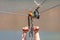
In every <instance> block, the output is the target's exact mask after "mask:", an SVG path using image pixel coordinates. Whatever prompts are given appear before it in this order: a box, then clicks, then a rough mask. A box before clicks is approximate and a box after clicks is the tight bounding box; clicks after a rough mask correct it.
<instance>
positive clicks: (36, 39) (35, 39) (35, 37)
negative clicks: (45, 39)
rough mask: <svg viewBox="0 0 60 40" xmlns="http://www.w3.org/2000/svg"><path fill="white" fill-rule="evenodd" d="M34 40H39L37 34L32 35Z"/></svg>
mask: <svg viewBox="0 0 60 40" xmlns="http://www.w3.org/2000/svg"><path fill="white" fill-rule="evenodd" d="M34 40H40V36H39V32H37V33H34Z"/></svg>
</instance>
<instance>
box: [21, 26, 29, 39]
mask: <svg viewBox="0 0 60 40" xmlns="http://www.w3.org/2000/svg"><path fill="white" fill-rule="evenodd" d="M22 30H23V33H22V40H26V34H27V32H28V27H23V29H22Z"/></svg>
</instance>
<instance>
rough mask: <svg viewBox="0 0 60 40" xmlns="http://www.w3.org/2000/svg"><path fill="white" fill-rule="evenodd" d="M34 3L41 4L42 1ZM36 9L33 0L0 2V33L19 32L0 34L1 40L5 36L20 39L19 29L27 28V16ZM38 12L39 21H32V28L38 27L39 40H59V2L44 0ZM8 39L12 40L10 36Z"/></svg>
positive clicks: (59, 0)
mask: <svg viewBox="0 0 60 40" xmlns="http://www.w3.org/2000/svg"><path fill="white" fill-rule="evenodd" d="M36 1H37V2H38V3H41V2H42V1H44V0H36ZM36 7H37V6H36V5H35V4H34V0H0V31H4V32H5V30H6V31H7V30H9V31H17V32H18V31H19V32H18V33H17V32H15V33H14V32H5V33H4V32H0V33H1V34H0V35H1V37H2V40H4V38H5V37H4V35H7V34H8V35H9V34H11V35H13V34H16V35H18V36H19V35H20V38H21V34H20V33H21V29H22V27H25V26H27V21H28V20H27V15H28V13H29V11H30V10H32V11H33V10H34V9H35V8H36ZM39 12H40V19H39V20H37V19H34V26H39V27H40V35H41V40H60V33H59V32H60V0H46V1H45V2H44V3H43V5H41V7H40V9H39ZM2 33H4V35H3V34H2ZM18 36H17V37H18ZM7 37H8V36H6V38H7ZM14 37H15V36H14ZM9 38H10V40H13V39H14V38H13V37H12V38H13V39H11V36H9ZM6 40H9V39H6ZM16 40H18V39H16Z"/></svg>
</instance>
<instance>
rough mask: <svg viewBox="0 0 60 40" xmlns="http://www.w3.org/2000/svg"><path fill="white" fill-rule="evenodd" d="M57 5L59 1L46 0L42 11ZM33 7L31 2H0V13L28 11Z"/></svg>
mask: <svg viewBox="0 0 60 40" xmlns="http://www.w3.org/2000/svg"><path fill="white" fill-rule="evenodd" d="M39 2H40V0H39ZM57 4H60V0H46V2H45V3H44V4H43V5H42V8H43V9H42V10H45V9H48V8H50V7H52V6H54V5H57ZM35 6H36V5H35V4H34V3H33V0H0V11H9V12H15V11H18V10H24V9H30V8H33V7H35Z"/></svg>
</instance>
